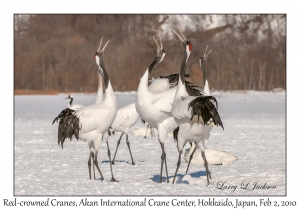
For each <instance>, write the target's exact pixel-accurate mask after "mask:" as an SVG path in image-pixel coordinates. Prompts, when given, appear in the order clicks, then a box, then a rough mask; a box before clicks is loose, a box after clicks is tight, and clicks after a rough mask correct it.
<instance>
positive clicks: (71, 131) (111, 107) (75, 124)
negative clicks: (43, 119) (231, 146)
mask: <svg viewBox="0 0 300 210" xmlns="http://www.w3.org/2000/svg"><path fill="white" fill-rule="evenodd" d="M101 42H102V39H101V41H100V45H99V48H98V51H97V52H96V53H95V56H94V57H95V60H96V63H97V65H98V66H99V73H100V74H101V75H102V76H103V80H104V87H105V92H106V97H105V99H104V100H103V101H102V102H101V103H96V104H92V105H90V106H85V107H82V108H80V109H78V110H77V111H74V110H71V109H69V108H66V109H64V110H63V111H62V112H61V113H60V114H59V115H58V116H57V117H56V118H55V119H54V121H53V123H54V122H55V121H59V129H58V131H59V134H58V137H59V138H61V142H63V141H64V140H65V138H70V139H72V137H73V135H74V136H75V138H76V139H81V140H83V141H87V142H88V144H89V150H90V155H89V160H88V168H89V177H90V179H91V159H93V163H94V165H95V166H96V167H97V169H98V171H99V173H100V176H101V178H102V179H104V177H103V175H102V173H101V170H100V168H99V165H98V161H97V155H98V151H99V149H100V146H101V143H102V138H103V136H104V135H105V134H106V133H107V130H108V129H109V127H110V126H111V124H112V123H113V121H114V119H115V117H116V114H117V98H116V96H115V94H114V91H113V88H112V86H111V83H110V80H109V77H108V74H107V72H106V69H105V65H104V58H103V56H104V49H105V48H106V46H107V44H108V42H109V40H108V41H107V43H106V44H105V45H104V47H103V48H102V50H101V51H100V47H101ZM99 80H100V78H99ZM98 88H99V87H98ZM100 95H101V94H100ZM106 142H107V140H106ZM107 147H108V156H109V160H110V167H111V157H110V150H109V146H108V142H107ZM93 169H94V168H93ZM111 172H112V167H111ZM94 178H95V169H94ZM111 181H116V180H115V178H114V176H113V173H112V179H111Z"/></svg>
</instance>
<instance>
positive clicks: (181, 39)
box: [173, 26, 186, 43]
mask: <svg viewBox="0 0 300 210" xmlns="http://www.w3.org/2000/svg"><path fill="white" fill-rule="evenodd" d="M177 28H178V30H179V32H180V34H181V36H180V35H179V34H177V33H176V31H174V30H173V31H174V33H175V34H176V35H177V36H178V38H179V39H180V41H182V42H184V43H185V42H186V38H185V36H184V35H183V33H182V32H181V30H180V29H179V27H178V26H177Z"/></svg>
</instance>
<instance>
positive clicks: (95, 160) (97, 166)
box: [94, 151, 104, 180]
mask: <svg viewBox="0 0 300 210" xmlns="http://www.w3.org/2000/svg"><path fill="white" fill-rule="evenodd" d="M97 158H98V151H96V154H95V159H94V164H95V165H96V168H97V169H98V172H99V174H100V176H101V178H102V180H104V177H103V175H102V173H101V170H100V167H99V165H98V160H97Z"/></svg>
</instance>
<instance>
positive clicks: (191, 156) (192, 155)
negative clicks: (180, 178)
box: [185, 147, 196, 175]
mask: <svg viewBox="0 0 300 210" xmlns="http://www.w3.org/2000/svg"><path fill="white" fill-rule="evenodd" d="M195 151H196V147H195V148H194V150H193V152H192V154H191V155H190V159H189V163H188V166H187V168H186V172H185V175H187V173H188V170H189V167H190V164H191V160H192V159H193V157H194V153H195Z"/></svg>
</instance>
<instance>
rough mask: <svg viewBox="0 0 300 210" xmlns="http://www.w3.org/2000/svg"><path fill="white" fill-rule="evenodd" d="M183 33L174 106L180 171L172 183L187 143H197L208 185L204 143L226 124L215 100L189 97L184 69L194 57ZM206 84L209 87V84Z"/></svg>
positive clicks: (204, 97) (205, 97) (203, 97)
mask: <svg viewBox="0 0 300 210" xmlns="http://www.w3.org/2000/svg"><path fill="white" fill-rule="evenodd" d="M179 31H180V30H179ZM174 32H175V31H174ZM175 33H176V32H175ZM180 33H181V35H182V37H181V36H179V35H178V34H177V33H176V35H177V36H178V37H179V39H180V40H181V43H182V46H183V49H184V58H183V61H182V65H181V70H180V77H179V82H178V86H177V91H176V94H175V98H174V102H173V105H172V106H173V107H172V115H173V116H174V118H175V121H176V123H177V124H178V126H179V131H178V136H177V143H178V144H177V146H178V151H179V157H178V162H177V168H176V171H175V175H174V179H173V183H174V182H175V178H176V175H177V171H178V169H179V166H180V163H181V153H182V149H183V147H184V146H185V144H186V143H187V142H188V141H190V142H195V144H196V148H200V149H201V154H202V157H203V159H204V165H205V169H206V175H207V182H209V178H208V177H210V174H209V172H208V164H207V161H206V157H205V152H204V149H205V148H204V141H205V139H208V138H209V135H210V131H211V130H212V128H213V126H214V125H220V126H222V127H223V124H222V121H221V119H220V117H219V114H218V112H217V110H216V108H215V106H214V104H213V102H212V100H213V101H215V102H216V100H215V98H214V97H211V96H200V97H194V96H189V95H188V93H187V90H186V87H185V84H184V83H185V82H184V79H183V78H184V75H185V65H186V62H187V60H188V58H189V55H190V53H191V49H192V45H191V43H190V42H189V41H188V40H186V38H185V37H184V35H183V34H182V32H181V31H180ZM205 53H206V51H205ZM205 53H204V58H205ZM207 55H208V54H207ZM207 55H206V56H207ZM205 80H206V75H205ZM205 82H206V83H207V80H206V81H205ZM207 84H208V83H207ZM205 90H207V88H206V87H204V91H205ZM208 93H209V92H208ZM206 94H207V93H206ZM191 156H192V155H191ZM210 178H211V177H210Z"/></svg>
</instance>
